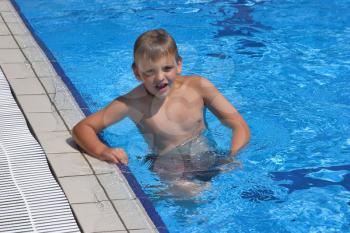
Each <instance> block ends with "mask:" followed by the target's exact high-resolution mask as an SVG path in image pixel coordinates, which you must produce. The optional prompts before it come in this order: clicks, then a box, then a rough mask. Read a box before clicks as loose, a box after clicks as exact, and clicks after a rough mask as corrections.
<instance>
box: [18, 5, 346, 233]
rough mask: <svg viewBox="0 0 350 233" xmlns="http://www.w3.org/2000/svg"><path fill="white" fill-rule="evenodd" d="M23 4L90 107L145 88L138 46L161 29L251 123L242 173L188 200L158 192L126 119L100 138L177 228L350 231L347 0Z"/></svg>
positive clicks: (224, 137) (219, 131) (188, 70)
mask: <svg viewBox="0 0 350 233" xmlns="http://www.w3.org/2000/svg"><path fill="white" fill-rule="evenodd" d="M16 2H17V3H18V4H19V5H20V7H21V8H22V11H23V13H24V14H25V16H26V17H27V18H28V20H29V22H30V23H31V25H32V26H33V28H34V30H35V32H36V33H37V35H39V37H40V38H41V39H42V40H43V41H44V43H45V44H46V45H47V46H48V48H49V49H50V50H51V52H52V53H53V54H54V56H55V57H56V58H57V60H58V61H59V63H60V65H61V66H62V67H63V69H64V70H65V72H66V74H67V75H68V77H69V78H70V79H71V81H72V82H73V84H74V85H75V87H76V88H77V89H78V91H79V92H80V94H81V95H82V96H83V98H84V99H85V101H86V103H87V104H88V106H89V108H90V110H91V111H93V112H94V111H97V110H98V109H100V108H102V107H103V106H105V105H106V104H107V103H108V102H110V101H112V100H113V99H114V98H115V97H116V96H119V95H121V94H123V93H125V92H127V91H128V90H130V89H131V88H133V87H134V86H136V85H138V82H137V81H136V79H135V78H134V77H133V74H132V72H131V69H130V65H131V62H132V45H133V42H134V40H135V39H136V37H137V36H138V35H139V34H140V33H142V32H144V31H145V30H148V29H152V28H159V27H163V28H166V29H167V30H168V31H169V32H170V33H171V34H172V35H173V36H174V38H175V39H176V40H177V42H178V46H179V48H180V53H181V55H182V57H183V58H184V71H183V73H184V74H201V75H203V76H205V77H207V78H209V79H210V80H211V81H212V82H213V83H214V84H215V85H216V86H217V87H218V89H219V90H220V91H221V92H222V93H223V94H224V95H225V96H226V97H227V98H228V99H229V100H230V101H231V102H232V103H233V104H234V105H235V106H236V108H237V109H238V110H239V111H240V112H241V114H242V115H243V116H244V118H245V119H246V120H247V122H248V124H249V125H250V127H251V132H252V138H251V142H250V144H249V146H248V147H247V148H246V149H245V150H244V151H243V152H242V153H241V154H240V155H239V159H240V160H241V161H242V162H243V164H244V168H243V169H242V170H234V171H231V172H228V173H225V174H221V175H219V176H217V177H215V178H214V179H213V181H212V184H211V187H210V188H209V189H208V190H207V191H205V192H203V193H202V194H201V195H199V196H197V197H195V198H192V199H188V200H181V199H180V200H179V199H174V198H171V197H167V196H163V195H160V194H159V191H160V190H162V187H163V184H162V182H161V181H159V179H158V178H157V176H155V175H154V174H152V173H151V172H150V171H149V170H148V169H147V167H145V166H144V165H143V164H142V162H141V160H142V157H143V156H144V155H145V153H146V151H147V145H146V144H145V143H144V142H143V140H142V136H141V135H140V134H139V133H138V131H137V129H136V127H135V126H134V125H133V124H132V122H131V121H130V120H124V121H123V122H122V123H120V124H117V125H115V126H113V127H111V128H110V129H108V130H106V131H105V132H104V134H103V136H104V138H105V139H107V140H108V142H109V143H110V144H111V145H113V146H118V147H119V146H120V147H124V148H125V149H126V150H127V152H128V154H129V156H130V160H131V162H130V169H131V170H132V171H133V172H134V174H135V176H136V177H137V179H138V180H139V182H140V183H141V185H142V187H143V188H144V190H145V192H146V193H147V194H149V196H150V198H151V199H152V201H153V203H154V206H155V208H156V209H157V211H158V212H159V214H160V215H161V217H162V219H163V220H164V222H165V223H166V225H167V226H168V228H169V230H170V232H191V233H192V232H201V233H202V232H257V233H261V232H281V233H282V232H283V233H285V232H293V233H294V232H326V233H330V232H349V229H350V192H349V191H350V133H349V132H350V85H349V73H350V43H349V41H350V14H349V12H350V2H349V1H345V0H334V1H327V2H324V1H314V0H304V1H303V0H286V1H263V0H260V1H258V0H255V1H248V0H236V1H205V0H197V1H195V0H192V1H191V0H182V1H181V0H180V1H162V2H158V1H128V0H126V1H110V0H86V1H82V0H69V1H61V0H52V1H48V0H46V1H43V0H31V1H27V0H17V1H16ZM208 123H209V128H210V130H211V131H212V133H213V135H214V138H215V140H216V141H217V143H218V146H219V147H220V148H221V149H228V145H229V141H230V131H229V130H228V129H225V128H224V127H223V126H222V125H221V124H220V123H219V122H218V121H217V120H216V119H215V118H214V117H213V116H212V115H211V114H209V113H208Z"/></svg>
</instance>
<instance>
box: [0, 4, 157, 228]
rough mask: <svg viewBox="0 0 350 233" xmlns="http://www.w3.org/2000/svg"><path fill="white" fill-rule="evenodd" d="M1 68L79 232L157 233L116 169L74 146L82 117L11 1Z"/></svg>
mask: <svg viewBox="0 0 350 233" xmlns="http://www.w3.org/2000/svg"><path fill="white" fill-rule="evenodd" d="M0 66H1V69H2V71H3V73H4V75H5V77H6V79H7V80H8V82H9V84H10V86H11V89H12V92H13V95H14V97H15V99H16V101H17V103H18V105H19V106H20V108H21V109H22V112H23V114H24V116H25V118H26V120H27V122H28V126H29V128H30V129H31V131H32V133H33V136H34V137H35V138H36V139H37V140H38V142H39V143H40V144H41V146H42V148H43V150H44V151H45V153H46V156H47V159H48V161H49V164H50V167H51V169H52V172H53V174H54V176H55V177H56V179H57V181H58V182H59V184H60V186H61V187H62V189H63V191H64V193H65V195H66V197H67V199H68V201H69V203H70V205H71V208H72V210H73V213H74V215H75V217H76V219H77V221H78V223H79V225H80V227H81V230H82V231H83V232H96V233H98V232H101V233H102V232H104V233H107V232H110V233H111V232H118V233H120V232H131V233H147V232H158V231H157V229H156V227H155V226H154V224H153V222H152V221H151V219H150V218H149V217H148V215H147V213H146V211H145V210H144V208H143V206H142V204H141V202H140V200H139V199H138V198H137V197H136V196H135V194H134V193H133V191H132V189H131V188H130V186H129V185H128V182H127V181H126V178H125V177H124V176H123V175H122V173H121V171H120V170H119V169H118V167H117V166H115V165H113V164H108V163H106V162H102V161H99V160H97V159H94V158H92V157H91V156H89V155H86V154H85V153H83V152H81V151H79V150H78V149H77V148H76V147H75V145H74V142H73V141H72V138H71V129H72V127H73V126H74V125H75V124H76V123H77V122H78V121H79V120H81V119H82V118H83V117H84V114H83V113H82V111H81V110H80V108H79V106H78V104H77V103H76V102H75V100H74V98H73V96H72V95H71V93H70V91H69V90H68V88H67V87H66V86H65V84H64V83H63V81H62V80H61V78H60V77H59V76H58V74H57V73H56V71H55V69H54V68H53V66H52V64H51V62H50V61H49V60H48V58H47V57H46V55H45V53H44V52H43V51H42V50H41V48H40V47H39V45H38V44H37V43H36V41H35V40H34V39H33V37H32V35H31V33H30V31H29V30H28V29H27V28H26V26H25V24H24V23H23V21H22V19H21V18H20V16H19V15H18V13H17V12H16V10H15V8H14V7H13V6H12V3H11V2H10V1H9V0H0ZM0 121H1V119H0Z"/></svg>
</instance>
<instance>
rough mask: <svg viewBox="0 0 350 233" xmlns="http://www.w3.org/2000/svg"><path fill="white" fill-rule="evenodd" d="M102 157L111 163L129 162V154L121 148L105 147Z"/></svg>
mask: <svg viewBox="0 0 350 233" xmlns="http://www.w3.org/2000/svg"><path fill="white" fill-rule="evenodd" d="M100 159H101V160H104V161H107V162H111V163H122V164H125V165H126V164H128V156H127V155H126V153H125V151H124V150H123V149H121V148H109V147H107V148H106V149H104V150H103V151H102V153H101V155H100Z"/></svg>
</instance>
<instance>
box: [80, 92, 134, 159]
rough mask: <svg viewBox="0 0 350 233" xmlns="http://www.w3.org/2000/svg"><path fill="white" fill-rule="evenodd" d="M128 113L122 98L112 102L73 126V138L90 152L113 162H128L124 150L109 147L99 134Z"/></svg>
mask: <svg viewBox="0 0 350 233" xmlns="http://www.w3.org/2000/svg"><path fill="white" fill-rule="evenodd" d="M127 114H128V106H127V105H126V104H125V103H124V102H123V101H122V98H118V99H117V100H115V101H113V102H112V103H110V104H109V105H108V106H107V107H105V108H104V109H102V110H101V111H99V112H96V113H94V114H92V115H90V116H88V117H87V118H85V119H83V120H82V121H80V122H79V123H78V124H77V125H75V126H74V128H73V138H74V140H75V141H76V143H77V144H78V145H79V146H80V147H81V148H82V149H84V150H85V151H86V152H87V153H88V154H90V155H92V156H94V157H96V158H98V159H100V160H104V161H108V162H113V163H119V162H121V163H124V164H126V163H127V162H128V158H127V155H126V153H125V152H124V150H122V149H119V148H109V147H108V146H107V145H105V144H104V143H102V142H101V140H100V139H99V138H98V136H97V134H98V133H99V132H100V131H101V130H103V129H104V128H106V127H107V126H109V125H111V124H113V123H115V122H118V121H120V120H122V119H123V118H124V117H125V116H126V115H127Z"/></svg>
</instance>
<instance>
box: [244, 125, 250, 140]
mask: <svg viewBox="0 0 350 233" xmlns="http://www.w3.org/2000/svg"><path fill="white" fill-rule="evenodd" d="M244 131H245V135H246V144H247V143H248V142H249V141H250V128H249V126H248V125H247V123H244Z"/></svg>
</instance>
